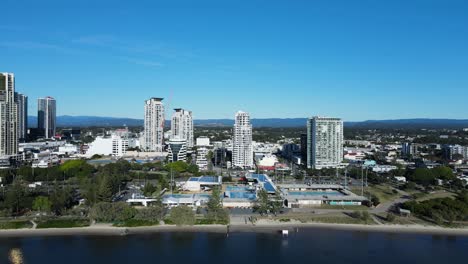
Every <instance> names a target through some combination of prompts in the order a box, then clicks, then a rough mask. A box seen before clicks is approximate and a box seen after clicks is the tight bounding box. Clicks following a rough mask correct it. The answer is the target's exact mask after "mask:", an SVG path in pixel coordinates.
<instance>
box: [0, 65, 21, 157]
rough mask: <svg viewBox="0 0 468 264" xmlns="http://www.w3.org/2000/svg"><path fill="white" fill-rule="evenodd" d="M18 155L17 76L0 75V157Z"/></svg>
mask: <svg viewBox="0 0 468 264" xmlns="http://www.w3.org/2000/svg"><path fill="white" fill-rule="evenodd" d="M16 154H18V104H17V103H16V102H15V76H14V75H13V74H12V73H0V156H12V155H16Z"/></svg>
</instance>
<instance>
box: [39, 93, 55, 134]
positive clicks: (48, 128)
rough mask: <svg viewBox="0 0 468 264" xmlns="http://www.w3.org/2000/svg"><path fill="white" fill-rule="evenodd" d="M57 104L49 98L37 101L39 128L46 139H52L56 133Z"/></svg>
mask: <svg viewBox="0 0 468 264" xmlns="http://www.w3.org/2000/svg"><path fill="white" fill-rule="evenodd" d="M56 109H57V103H56V101H55V99H54V98H52V97H50V96H47V97H45V98H39V99H37V128H39V129H41V130H42V131H43V133H44V137H45V138H52V137H54V136H55V131H56V113H57V110H56Z"/></svg>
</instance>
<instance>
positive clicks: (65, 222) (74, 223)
mask: <svg viewBox="0 0 468 264" xmlns="http://www.w3.org/2000/svg"><path fill="white" fill-rule="evenodd" d="M89 225H90V222H89V220H87V219H53V220H47V221H42V222H38V223H37V228H38V229H45V228H72V227H86V226H89Z"/></svg>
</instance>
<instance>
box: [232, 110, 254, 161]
mask: <svg viewBox="0 0 468 264" xmlns="http://www.w3.org/2000/svg"><path fill="white" fill-rule="evenodd" d="M232 166H233V167H239V168H243V169H247V168H252V167H253V146H252V124H251V123H250V116H249V114H248V113H245V112H242V111H239V112H237V113H236V120H235V124H234V138H233V142H232Z"/></svg>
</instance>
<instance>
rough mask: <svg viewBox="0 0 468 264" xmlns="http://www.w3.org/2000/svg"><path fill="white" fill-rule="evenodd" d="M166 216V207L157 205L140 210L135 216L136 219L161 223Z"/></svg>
mask: <svg viewBox="0 0 468 264" xmlns="http://www.w3.org/2000/svg"><path fill="white" fill-rule="evenodd" d="M164 215H165V209H164V206H162V205H161V204H156V205H153V206H150V207H146V208H143V209H140V210H138V212H137V213H136V215H135V219H137V220H149V221H154V222H159V221H161V220H162V219H163V218H164Z"/></svg>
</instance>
